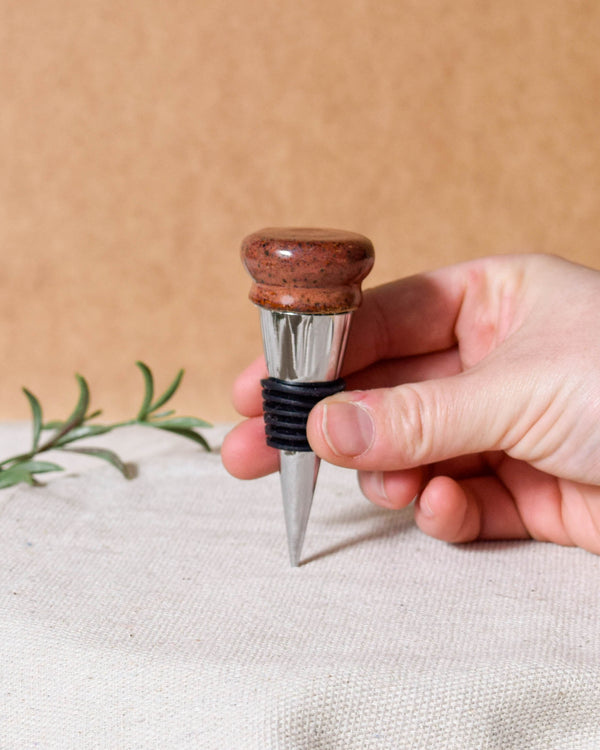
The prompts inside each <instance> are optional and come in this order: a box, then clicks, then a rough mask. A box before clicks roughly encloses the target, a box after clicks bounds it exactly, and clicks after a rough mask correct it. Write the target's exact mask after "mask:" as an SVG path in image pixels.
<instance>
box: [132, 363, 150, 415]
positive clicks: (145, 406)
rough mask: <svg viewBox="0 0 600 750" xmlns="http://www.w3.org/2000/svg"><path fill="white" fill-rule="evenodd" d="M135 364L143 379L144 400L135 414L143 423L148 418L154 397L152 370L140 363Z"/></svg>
mask: <svg viewBox="0 0 600 750" xmlns="http://www.w3.org/2000/svg"><path fill="white" fill-rule="evenodd" d="M135 364H136V365H137V367H139V369H140V370H141V373H142V375H143V377H144V399H143V401H142V405H141V406H140V410H139V411H138V414H137V419H139V420H140V421H142V422H143V421H144V420H145V419H146V417H147V416H148V412H149V410H150V406H151V404H152V398H153V397H154V378H153V377H152V370H151V369H150V368H149V367H148V365H146V364H144V363H143V362H140V361H138V362H136V363H135Z"/></svg>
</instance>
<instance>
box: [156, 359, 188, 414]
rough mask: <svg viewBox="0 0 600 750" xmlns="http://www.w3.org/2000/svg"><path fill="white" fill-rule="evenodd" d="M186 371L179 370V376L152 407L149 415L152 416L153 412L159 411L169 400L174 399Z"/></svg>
mask: <svg viewBox="0 0 600 750" xmlns="http://www.w3.org/2000/svg"><path fill="white" fill-rule="evenodd" d="M183 374H184V370H179V372H178V373H177V375H176V376H175V379H174V380H173V382H172V383H171V385H170V386H169V387H168V388H167V390H166V391H165V392H164V393H163V394H162V396H160V397H159V398H158V399H157V400H156V401H155V402H154V403H153V404H152V406H151V407H150V409H149V411H148V413H149V414H151V413H152V412H155V411H156V410H157V409H160V407H161V406H164V404H166V403H167V401H169V399H171V398H172V396H173V394H174V393H175V391H176V390H177V389H178V388H179V386H180V385H181V380H182V379H183Z"/></svg>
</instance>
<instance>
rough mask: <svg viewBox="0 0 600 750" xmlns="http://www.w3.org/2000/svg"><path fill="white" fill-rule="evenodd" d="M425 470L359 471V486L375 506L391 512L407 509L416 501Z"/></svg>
mask: <svg viewBox="0 0 600 750" xmlns="http://www.w3.org/2000/svg"><path fill="white" fill-rule="evenodd" d="M422 478H423V470H422V469H420V468H417V469H408V470H406V471H386V472H383V471H359V472H358V482H359V486H360V488H361V490H362V492H363V494H364V495H365V497H366V498H367V499H368V500H370V501H371V502H372V503H374V504H375V505H379V506H381V507H383V508H389V509H391V510H399V509H400V508H405V507H406V506H407V505H410V503H411V502H412V501H413V500H414V499H415V497H416V496H417V494H418V492H419V488H420V486H421V483H422Z"/></svg>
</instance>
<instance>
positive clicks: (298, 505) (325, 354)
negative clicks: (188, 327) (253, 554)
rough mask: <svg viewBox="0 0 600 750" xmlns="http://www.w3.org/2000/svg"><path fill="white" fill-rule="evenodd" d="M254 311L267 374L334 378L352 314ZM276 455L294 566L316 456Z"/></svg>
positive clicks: (291, 378) (300, 379)
mask: <svg viewBox="0 0 600 750" xmlns="http://www.w3.org/2000/svg"><path fill="white" fill-rule="evenodd" d="M259 309H260V322H261V329H262V335H263V345H264V350H265V357H266V360H267V370H268V372H269V375H270V376H271V377H273V378H279V379H280V380H286V381H288V382H290V383H311V382H323V381H326V380H335V379H336V378H337V377H339V373H340V368H341V365H342V359H343V356H344V351H345V348H346V341H347V338H348V331H349V328H350V320H351V317H352V312H345V313H339V314H336V315H309V314H305V313H290V312H278V311H275V310H269V309H267V308H262V307H261V308H259ZM279 457H280V478H281V494H282V499H283V512H284V516H285V525H286V530H287V538H288V547H289V553H290V562H291V564H292V566H294V567H295V566H297V565H298V564H299V563H300V555H301V553H302V546H303V543H304V536H305V534H306V527H307V524H308V518H309V515H310V508H311V505H312V500H313V495H314V490H315V484H316V481H317V475H318V473H319V463H320V460H319V458H318V457H317V456H315V454H314V453H311V452H304V451H284V450H282V451H280V452H279Z"/></svg>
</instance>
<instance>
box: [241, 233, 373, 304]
mask: <svg viewBox="0 0 600 750" xmlns="http://www.w3.org/2000/svg"><path fill="white" fill-rule="evenodd" d="M242 259H243V262H244V265H245V267H246V269H247V271H248V272H249V274H250V276H252V278H253V280H254V283H253V285H252V288H251V290H250V299H251V300H252V302H254V303H255V304H257V305H260V306H261V307H266V308H269V309H272V310H282V311H289V312H301V313H314V314H322V315H323V314H332V313H340V312H346V311H348V310H354V309H355V308H356V307H358V306H359V305H360V301H361V296H362V295H361V290H360V282H361V281H362V280H363V279H364V278H365V276H366V275H367V274H368V273H369V271H370V270H371V268H372V266H373V262H374V251H373V245H372V243H371V241H370V240H369V239H367V238H366V237H364V236H363V235H362V234H355V233H354V232H346V231H344V230H340V229H310V228H306V227H269V228H267V229H260V230H259V231H258V232H254V233H253V234H250V235H249V236H248V237H246V238H245V239H244V241H243V243H242Z"/></svg>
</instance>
